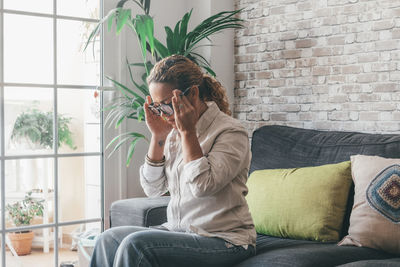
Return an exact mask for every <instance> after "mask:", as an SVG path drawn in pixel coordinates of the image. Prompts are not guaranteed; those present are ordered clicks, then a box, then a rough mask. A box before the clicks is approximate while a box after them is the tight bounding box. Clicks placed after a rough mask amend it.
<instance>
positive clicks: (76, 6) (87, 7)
mask: <svg viewBox="0 0 400 267" xmlns="http://www.w3.org/2000/svg"><path fill="white" fill-rule="evenodd" d="M99 10H100V1H99V0H59V1H57V14H58V15H64V16H73V17H82V18H92V19H98V18H99Z"/></svg>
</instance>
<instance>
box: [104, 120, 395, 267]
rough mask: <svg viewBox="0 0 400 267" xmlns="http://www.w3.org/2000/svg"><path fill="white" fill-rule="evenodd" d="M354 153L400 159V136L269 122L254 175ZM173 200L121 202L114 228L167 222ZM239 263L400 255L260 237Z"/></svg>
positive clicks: (363, 261)
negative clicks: (251, 254) (251, 252)
mask: <svg viewBox="0 0 400 267" xmlns="http://www.w3.org/2000/svg"><path fill="white" fill-rule="evenodd" d="M354 154H364V155H378V156H382V157H388V158H400V135H380V134H365V133H355V132H335V131H316V130H307V129H300V128H293V127H287V126H276V125H275V126H264V127H261V128H260V129H258V130H256V131H255V132H254V134H253V137H252V162H251V167H250V173H251V172H252V171H254V170H259V169H277V168H293V167H306V166H318V165H323V164H328V163H338V162H342V161H346V160H349V159H350V155H354ZM353 194H354V191H353V190H351V192H350V195H349V202H348V208H347V214H346V216H345V221H344V228H343V232H342V236H344V235H345V234H346V233H347V229H348V226H349V216H350V211H351V207H352V201H353V200H352V195H353ZM168 201H169V197H160V198H133V199H126V200H120V201H116V202H114V203H113V204H112V206H111V210H110V221H111V227H116V226H122V225H140V226H151V225H159V224H161V223H163V222H164V221H165V220H166V211H165V209H166V206H167V204H168ZM236 266H241V267H244V266H246V267H248V266H257V267H261V266H274V267H275V266H291V267H292V266H324V267H326V266H349V267H350V266H354V267H356V266H400V255H391V254H388V253H385V252H383V251H378V250H374V249H370V248H359V247H352V246H337V245H336V243H321V242H314V241H307V240H292V239H283V238H278V237H271V236H266V235H258V236H257V254H256V255H255V256H254V257H252V258H249V259H247V260H246V261H244V262H242V263H240V264H238V265H236Z"/></svg>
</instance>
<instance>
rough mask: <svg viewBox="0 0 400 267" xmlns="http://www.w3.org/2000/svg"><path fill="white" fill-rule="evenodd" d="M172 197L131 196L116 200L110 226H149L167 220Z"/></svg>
mask: <svg viewBox="0 0 400 267" xmlns="http://www.w3.org/2000/svg"><path fill="white" fill-rule="evenodd" d="M169 200H170V197H166V196H165V197H155V198H147V197H140V198H130V199H123V200H118V201H115V202H113V203H112V204H111V209H110V227H116V226H124V225H132V226H144V227H149V226H152V225H160V224H162V223H164V222H166V221H167V205H168V202H169Z"/></svg>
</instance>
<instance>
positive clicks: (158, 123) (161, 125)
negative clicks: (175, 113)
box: [143, 96, 172, 139]
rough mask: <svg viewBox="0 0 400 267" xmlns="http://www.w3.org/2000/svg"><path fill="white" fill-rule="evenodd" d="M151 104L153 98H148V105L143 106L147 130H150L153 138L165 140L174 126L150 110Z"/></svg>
mask: <svg viewBox="0 0 400 267" xmlns="http://www.w3.org/2000/svg"><path fill="white" fill-rule="evenodd" d="M151 102H152V101H151V97H150V96H147V97H146V103H144V105H143V107H144V112H145V115H146V125H147V128H149V130H150V132H151V134H152V135H153V136H156V137H157V138H159V139H165V138H166V137H167V135H168V134H169V132H170V131H171V130H172V126H171V125H170V124H168V123H167V122H166V121H165V120H164V118H163V117H162V116H158V115H156V114H154V113H153V111H151V110H150V108H149V105H150V103H151Z"/></svg>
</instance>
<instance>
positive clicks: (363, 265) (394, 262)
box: [339, 258, 400, 267]
mask: <svg viewBox="0 0 400 267" xmlns="http://www.w3.org/2000/svg"><path fill="white" fill-rule="evenodd" d="M339 266H340V267H377V266H379V267H399V266H400V258H394V259H387V260H365V261H356V262H350V263H346V264H343V265H339Z"/></svg>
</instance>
